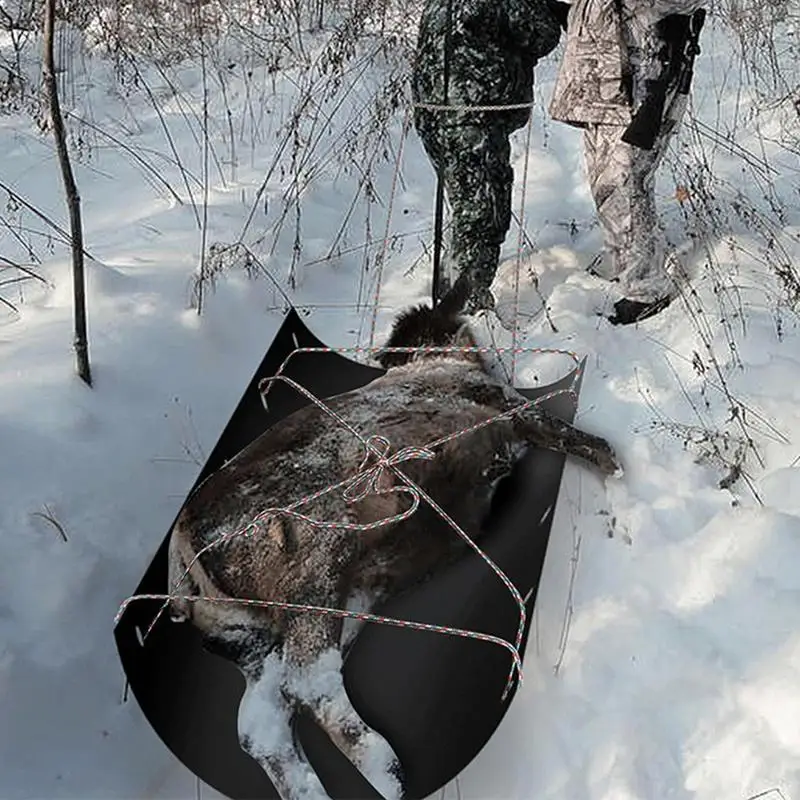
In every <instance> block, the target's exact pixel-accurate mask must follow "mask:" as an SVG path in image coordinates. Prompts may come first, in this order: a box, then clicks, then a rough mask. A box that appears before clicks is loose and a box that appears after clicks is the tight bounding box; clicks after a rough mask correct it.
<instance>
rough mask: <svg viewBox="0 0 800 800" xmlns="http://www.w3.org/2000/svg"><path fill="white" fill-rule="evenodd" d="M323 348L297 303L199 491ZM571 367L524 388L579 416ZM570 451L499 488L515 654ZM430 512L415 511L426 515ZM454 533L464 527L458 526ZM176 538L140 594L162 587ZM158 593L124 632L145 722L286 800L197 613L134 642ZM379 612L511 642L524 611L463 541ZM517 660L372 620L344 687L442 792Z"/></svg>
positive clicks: (336, 778)
mask: <svg viewBox="0 0 800 800" xmlns="http://www.w3.org/2000/svg"><path fill="white" fill-rule="evenodd" d="M323 347H324V346H323V345H322V343H321V342H319V341H318V340H317V339H316V338H315V337H314V336H313V335H312V334H311V332H310V331H309V330H308V329H307V328H306V326H305V325H304V324H303V323H302V321H301V320H300V318H299V317H298V315H297V314H296V313H295V312H294V311H292V312H290V313H289V314H288V316H287V317H286V320H285V321H284V324H283V326H282V327H281V330H280V331H279V333H278V335H277V336H276V339H275V341H274V342H273V344H272V346H271V347H270V349H269V351H268V353H267V355H266V357H265V359H264V361H263V362H262V364H261V366H260V367H259V369H258V371H257V372H256V375H255V376H254V378H253V380H252V381H251V383H250V386H249V387H248V389H247V391H246V392H245V394H244V396H243V398H242V400H241V402H240V404H239V406H238V407H237V409H236V411H235V412H234V415H233V417H232V418H231V420H230V422H229V424H228V426H227V427H226V429H225V431H224V432H223V434H222V436H221V438H220V440H219V442H218V444H217V446H216V447H215V449H214V451H213V452H212V454H211V456H210V457H209V459H208V462H207V463H206V465H205V467H204V469H203V471H202V473H201V475H200V477H199V479H198V481H197V483H196V484H195V489H196V488H197V487H198V486H200V484H201V483H202V482H203V481H204V480H205V479H206V478H207V477H209V476H210V475H212V474H213V473H215V472H216V471H218V470H219V469H220V468H221V467H222V466H223V465H224V464H225V463H226V462H227V461H229V460H230V459H232V458H233V457H234V456H236V455H237V454H238V453H239V452H240V451H241V450H242V449H243V448H244V447H246V446H247V445H249V444H250V443H251V442H253V441H254V440H255V439H257V438H258V437H259V436H260V435H261V434H262V433H263V432H264V431H265V430H267V429H268V428H271V427H272V426H275V425H279V424H280V421H281V420H283V419H285V418H286V417H287V416H288V415H289V414H291V413H292V412H294V411H296V410H298V409H300V408H302V407H304V406H305V405H306V404H307V403H308V400H307V398H304V397H303V396H302V395H301V394H299V393H298V392H296V391H294V390H293V389H292V388H291V387H290V386H288V385H285V384H283V385H281V384H280V383H279V382H278V383H275V384H274V386H273V387H272V388H271V390H270V392H269V396H268V406H267V410H265V408H264V405H263V404H262V400H261V394H260V392H259V384H260V383H261V381H262V380H263V379H265V378H269V377H271V376H273V375H275V373H276V372H277V371H278V369H279V367H280V366H281V364H283V363H284V362H285V361H286V359H287V357H288V356H289V355H290V354H291V353H292V352H294V351H296V350H297V349H298V348H323ZM284 374H285V375H286V376H287V377H290V378H291V380H293V381H295V382H296V383H297V384H298V385H300V386H303V387H305V388H306V389H307V390H308V391H309V392H310V393H311V394H313V395H315V396H317V397H322V398H330V397H332V396H334V395H338V394H341V393H343V392H347V391H351V390H353V389H355V388H358V387H362V386H366V385H367V384H370V383H371V382H372V381H374V380H375V379H376V378H378V377H380V376H381V375H383V374H384V373H383V371H382V370H379V369H375V368H372V367H368V366H365V365H363V364H359V363H356V362H354V361H352V360H350V359H347V358H344V357H343V356H341V355H338V354H336V353H333V352H330V351H328V352H312V353H300V354H298V355H296V356H295V357H293V358H291V359H290V360H289V362H288V364H287V367H286V370H285V372H284ZM576 378H577V379H579V373H578V372H576V373H573V374H570V375H567V376H566V377H565V378H564V379H563V380H562V381H559V382H558V383H557V384H553V385H551V386H548V387H542V388H539V389H536V390H522V393H523V394H524V395H525V396H526V397H528V398H531V399H533V398H535V397H543V396H548V395H550V397H549V398H548V399H547V400H546V401H544V403H543V404H542V405H543V407H545V408H547V409H548V410H549V411H550V412H551V413H552V414H554V415H555V416H557V417H560V418H561V419H564V420H569V419H571V418H572V415H573V413H574V404H573V403H572V402H571V400H570V398H569V395H568V394H566V393H562V394H555V395H553V393H554V392H558V391H559V390H560V391H562V392H563V390H566V389H568V388H570V387H571V386H572V388H573V390H577V384H576ZM396 445H397V446H402V445H403V443H402V442H399V441H398V442H396ZM563 463H564V456H563V455H562V454H560V453H556V452H553V451H551V450H543V449H540V448H530V449H529V450H528V452H527V453H526V454H525V456H524V457H523V458H521V459H520V460H519V461H518V463H517V464H516V466H515V467H514V469H513V471H512V472H511V474H510V475H509V476H508V477H507V478H506V479H505V480H504V481H503V482H501V483H500V484H499V485H498V487H497V491H496V492H495V495H494V498H493V501H492V503H491V508H490V511H489V514H488V517H487V518H486V525H485V532H484V534H483V535H482V537H481V539H480V548H481V549H482V550H483V552H484V553H485V554H486V556H488V558H489V559H491V560H492V561H493V562H494V563H495V564H497V566H498V567H499V568H500V570H502V571H503V573H504V574H505V575H506V576H507V577H508V579H509V580H510V581H511V583H512V584H513V585H514V587H516V590H517V591H518V592H519V594H520V595H522V596H523V597H526V598H527V600H526V610H527V615H526V616H527V620H526V625H525V628H524V630H523V631H522V634H523V635H522V643H521V652H524V645H525V642H526V640H527V635H528V628H529V625H530V619H531V614H532V611H533V606H534V602H535V596H536V588H537V586H538V583H539V578H540V574H541V568H542V564H543V562H544V557H545V553H546V549H547V541H548V537H549V533H550V526H551V523H552V519H553V510H554V508H555V503H556V500H557V495H558V488H559V483H560V479H561V473H562V469H563ZM194 491H195V490H194V489H193V492H194ZM190 497H191V495H190ZM423 511H424V508H420V510H419V512H418V513H423ZM430 519H431V521H433V517H431V518H430ZM450 534H451V535H452V536H453V537H454V538H455V533H454V532H452V531H450ZM354 535H358V534H354ZM168 538H169V537H167V538H165V539H164V541H163V543H162V546H161V547H160V549H159V551H158V552H157V554H156V556H155V558H154V559H153V562H152V563H151V565H150V567H149V568H148V570H147V572H146V573H145V575H144V577H143V579H142V581H141V582H140V584H139V586H138V587H137V588H136V591H135V592H134V594H136V595H142V594H155V595H164V594H167V593H168V591H169V581H168V578H167V562H168V552H167V547H168ZM161 605H162V604H161V602H160V601H157V600H140V601H138V602H135V603H132V604H131V605H129V606H128V607H127V608H126V610H125V613H124V614H123V616H122V617H121V619H120V621H119V624H118V625H117V627H116V630H115V636H116V639H117V645H118V649H119V652H120V657H121V659H122V662H123V665H124V668H125V671H126V673H127V675H128V679H129V681H130V687H131V690H132V692H133V694H134V696H135V697H136V699H137V701H138V702H139V704H140V706H141V708H142V709H143V711H144V713H145V715H146V716H147V718H148V720H149V721H150V723H151V724H152V726H153V727H154V729H155V730H156V732H157V733H158V734H159V735H160V736H161V738H162V739H163V740H164V742H165V743H166V744H167V746H168V747H170V749H171V750H172V751H173V752H174V753H175V755H176V757H178V758H179V759H180V760H181V761H182V762H183V763H184V764H185V765H186V766H187V767H188V768H189V769H190V770H192V771H193V772H194V773H195V774H197V775H198V776H199V777H200V778H201V779H202V780H203V781H205V782H206V783H208V784H209V785H211V786H213V787H215V788H216V789H218V790H219V791H220V792H222V793H224V794H226V795H227V796H229V797H231V798H272V797H279V796H280V795H279V794H278V793H277V792H276V790H275V788H274V787H273V786H272V784H271V783H270V780H269V779H268V777H267V775H266V773H265V771H264V770H263V769H262V768H261V765H259V764H258V763H257V762H256V761H255V760H254V759H253V758H251V757H250V756H248V755H247V754H246V753H245V751H244V750H243V749H242V747H241V745H240V741H239V734H238V725H239V720H238V717H239V706H240V703H241V699H242V696H243V694H244V690H245V680H244V678H243V676H242V674H241V673H240V671H239V669H237V667H236V666H235V665H234V664H233V663H231V661H229V660H227V659H226V658H223V657H221V656H220V655H215V654H213V653H211V652H208V650H207V649H205V648H204V646H203V640H202V636H201V634H200V632H199V631H198V630H197V629H196V628H195V627H194V626H193V625H190V624H184V625H175V624H172V623H171V622H170V620H169V616H168V615H166V614H164V615H162V617H161V618H160V619H159V621H158V623H157V624H156V625H155V627H154V628H153V630H152V632H151V634H150V635H149V636H148V637H147V640H146V641H145V642H144V644H141V643H140V642H141V635H142V633H143V632H144V631H146V630H147V629H148V628H149V626H150V625H151V624H152V622H153V620H154V618H155V616H156V615H157V613H158V611H159V609H160V608H161ZM374 613H378V614H382V615H385V616H387V617H392V618H395V619H400V620H408V621H410V622H412V623H424V624H427V625H435V626H442V627H448V628H457V629H462V630H467V631H476V632H479V633H481V634H483V635H485V636H492V637H497V638H498V639H503V640H505V641H507V642H514V640H515V636H516V634H517V629H518V626H519V619H520V614H519V608H518V607H517V604H516V603H515V601H514V599H513V597H512V595H511V594H510V593H509V591H508V589H507V588H506V587H505V586H504V585H503V583H502V582H501V581H500V580H499V579H498V576H497V575H496V574H495V573H494V572H492V570H491V569H489V568H488V566H487V564H486V563H485V561H484V560H483V559H482V558H481V557H480V556H479V555H478V554H477V553H467V554H466V555H465V556H464V557H462V558H460V559H459V560H457V561H456V562H455V563H451V564H448V565H447V566H446V568H444V569H442V570H439V571H437V572H436V573H435V574H434V575H433V577H431V579H430V580H427V581H425V582H423V583H421V584H419V585H415V586H413V587H411V588H410V589H408V590H406V591H404V592H402V593H400V594H398V595H397V596H393V597H391V598H389V599H388V600H387V601H386V602H385V603H384V604H383V605H382V606H381V607H380V608H376V609H374ZM212 649H213V648H212ZM228 655H229V654H228ZM510 662H511V658H510V654H509V652H508V650H506V649H504V648H502V647H498V646H497V645H495V644H492V643H489V642H486V641H478V640H476V639H468V638H461V637H456V636H447V635H442V634H441V633H437V632H432V631H425V630H413V629H410V628H404V627H391V626H387V625H376V624H371V623H366V624H365V625H364V627H363V628H362V629H361V631H360V633H359V634H358V636H357V638H356V639H355V642H354V643H353V644H352V647H351V648H350V649H349V651H348V652H347V657H346V660H345V663H344V668H343V674H344V685H345V688H346V690H347V695H348V697H349V699H350V702H351V703H352V706H353V708H354V709H355V711H356V712H357V713H358V715H359V717H360V718H361V719H362V720H363V721H364V723H366V725H367V726H369V727H370V728H371V729H373V730H374V731H377V732H378V733H379V734H380V735H382V736H383V737H385V739H386V740H387V741H388V742H390V743H391V747H392V749H393V750H394V752H395V754H396V755H397V757H398V758H399V760H400V762H401V764H402V770H403V784H404V790H405V796H406V797H410V798H423V797H426V796H428V795H430V794H432V793H433V792H435V791H437V790H438V789H439V788H441V787H442V786H443V785H445V784H446V783H448V782H449V781H451V780H452V779H453V778H454V777H455V776H456V775H458V774H459V773H460V772H461V771H462V770H463V769H464V767H466V766H467V764H469V763H470V761H471V760H472V759H473V758H474V757H475V756H476V755H477V753H478V752H479V751H480V750H481V749H482V747H483V746H484V745H485V744H486V742H487V741H488V739H489V738H490V737H491V735H492V734H493V733H494V731H495V729H496V728H497V725H498V724H499V723H500V721H501V720H502V718H503V716H504V714H505V712H506V710H507V708H508V704H509V702H510V700H511V698H512V697H513V690H512V692H511V694H510V695H509V697H508V698H506V700H505V701H502V700H501V697H502V695H503V692H504V689H505V687H506V683H507V679H508V675H509V667H510ZM295 731H296V734H297V738H298V740H299V743H300V745H301V748H300V749H301V750H302V752H303V753H304V754H305V756H306V757H307V758H308V760H309V761H310V762H311V764H312V766H313V767H314V770H315V772H316V774H317V776H318V777H319V779H320V780H321V782H322V784H323V786H324V788H325V791H326V792H327V793H328V794H329V796H330V797H332V798H341V799H342V800H344V798H379V797H380V796H381V795H379V794H378V793H377V791H376V790H375V789H374V788H372V786H370V785H369V783H368V782H367V781H366V779H365V778H364V777H363V776H362V775H360V774H359V773H358V771H357V770H356V769H355V768H353V767H352V765H351V764H350V763H349V762H348V760H347V758H346V757H345V756H344V755H343V754H342V753H341V752H340V751H339V749H338V748H337V747H336V746H335V745H334V744H333V743H332V742H331V741H330V739H329V738H328V736H327V734H326V733H325V732H324V731H323V730H322V729H321V728H319V727H318V725H317V723H316V722H315V721H314V720H313V719H311V718H310V717H309V716H308V715H307V714H300V715H298V717H297V719H296V720H295Z"/></svg>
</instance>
